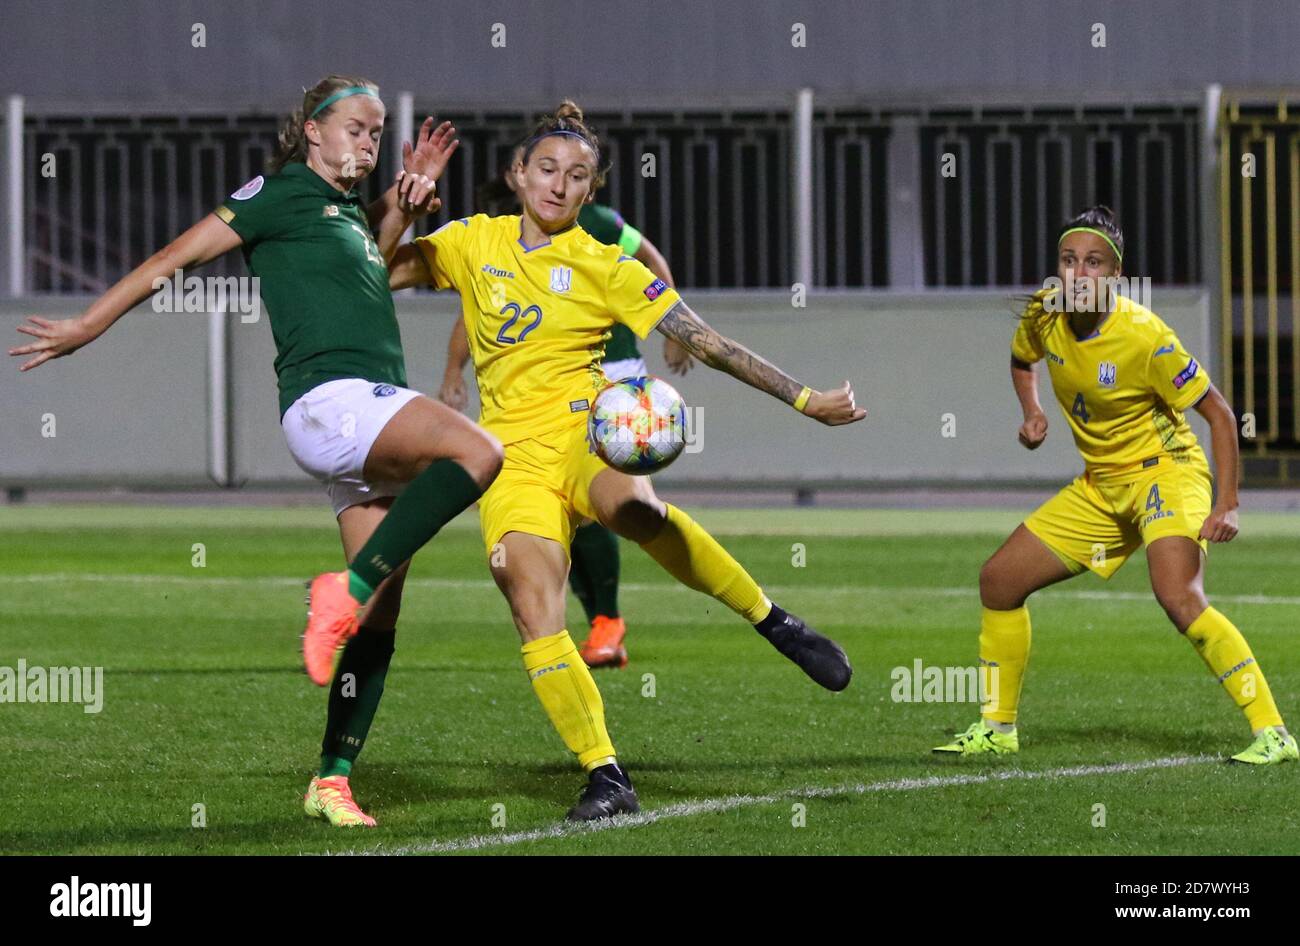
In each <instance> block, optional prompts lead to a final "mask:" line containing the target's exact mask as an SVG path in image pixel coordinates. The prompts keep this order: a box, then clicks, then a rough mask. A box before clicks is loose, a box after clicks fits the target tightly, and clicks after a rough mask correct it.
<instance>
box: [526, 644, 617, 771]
mask: <svg viewBox="0 0 1300 946" xmlns="http://www.w3.org/2000/svg"><path fill="white" fill-rule="evenodd" d="M522 652H523V655H524V669H525V670H527V671H528V679H529V680H531V681H532V682H533V691H534V692H535V693H536V694H537V698H538V699H539V700H541V701H542V708H543V709H544V710H546V715H547V716H549V717H550V718H551V725H552V726H554V727H555V731H556V732H558V733H559V734H560V737H561V738H562V739H563V740H564V744H565V745H566V746H568V747H569V749H570V751H572V752H573V753H574V754H576V755H577V757H578V763H579V764H580V765H581V766H582V767H583V768H584V769H587V770H588V771H590V770H591V769H594V768H595V767H596V766H598V765H605V764H606V763H607V762H613V761H614V746H613V744H612V743H611V742H610V741H609V733H608V732H607V731H606V730H605V704H604V703H603V702H602V701H601V699H600V691H599V690H597V689H596V681H595V680H593V679H591V671H590V670H588V669H587V665H586V664H585V663H583V660H582V658H581V657H580V656H578V651H577V649H576V648H575V647H574V646H573V640H572V638H570V637H569V632H568V631H567V630H564V631H560V633H558V634H551V635H549V636H548V637H539V638H538V639H537V640H534V641H529V642H528V643H526V644H524V646H523V648H522Z"/></svg>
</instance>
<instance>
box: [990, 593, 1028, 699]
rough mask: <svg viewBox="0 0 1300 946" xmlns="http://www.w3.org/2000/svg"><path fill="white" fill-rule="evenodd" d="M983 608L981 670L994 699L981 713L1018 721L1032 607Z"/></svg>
mask: <svg viewBox="0 0 1300 946" xmlns="http://www.w3.org/2000/svg"><path fill="white" fill-rule="evenodd" d="M982 610H983V614H982V615H981V616H980V672H981V675H982V679H983V680H985V681H986V689H985V692H986V693H989V694H990V696H991V697H992V700H993V702H992V703H991V704H988V705H986V706H985V707H984V709H983V710H982V711H981V713H980V715H981V716H983V717H984V718H985V719H990V720H992V721H993V722H995V723H1014V722H1015V721H1016V708H1017V706H1018V705H1019V704H1020V685H1021V683H1022V682H1023V681H1024V679H1025V664H1026V663H1027V662H1028V660H1029V640H1030V638H1031V637H1032V634H1031V629H1030V625H1029V609H1028V608H1026V607H1024V606H1023V605H1022V606H1021V607H1019V608H1016V609H1015V610H1014V611H994V610H992V609H991V608H983V609H982ZM995 669H996V671H997V672H996V673H994V672H993V671H994V670H995Z"/></svg>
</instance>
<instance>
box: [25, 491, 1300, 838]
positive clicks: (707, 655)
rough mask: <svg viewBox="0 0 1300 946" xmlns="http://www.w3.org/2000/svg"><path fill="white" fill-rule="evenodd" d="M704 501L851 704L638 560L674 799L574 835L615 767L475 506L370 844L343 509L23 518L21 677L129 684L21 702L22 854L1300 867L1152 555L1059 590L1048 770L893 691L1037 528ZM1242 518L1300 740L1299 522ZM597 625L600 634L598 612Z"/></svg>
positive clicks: (1040, 679)
mask: <svg viewBox="0 0 1300 946" xmlns="http://www.w3.org/2000/svg"><path fill="white" fill-rule="evenodd" d="M1026 511H1027V510H1026ZM697 515H698V518H699V519H700V521H701V522H703V523H704V524H705V525H706V526H707V527H709V528H710V529H711V530H712V531H714V533H715V534H716V535H717V536H718V537H719V538H720V539H721V540H722V541H723V542H724V544H725V545H727V547H728V548H729V549H730V550H731V551H732V552H733V553H734V554H735V555H736V556H737V557H738V558H739V559H740V560H741V561H742V562H744V563H745V564H746V565H747V567H748V568H749V569H750V570H751V571H752V573H753V574H754V575H755V577H756V578H758V580H759V581H760V583H762V584H763V585H764V586H765V587H766V588H767V590H768V591H769V593H771V594H772V596H773V597H774V598H775V599H776V600H778V601H779V602H780V603H781V604H783V605H784V606H785V607H786V608H788V609H790V610H793V611H796V612H797V613H799V614H800V615H802V616H804V617H806V618H807V619H808V620H809V621H810V622H811V623H813V624H814V625H815V626H817V627H818V628H819V629H821V630H822V631H824V632H825V633H827V634H830V635H831V636H833V637H835V638H837V639H838V640H840V641H841V642H842V643H843V644H844V646H845V648H846V649H847V651H848V653H849V656H850V657H851V658H852V660H853V662H854V666H855V671H856V674H855V677H854V681H853V683H852V685H851V686H850V687H849V689H848V690H847V691H845V692H843V693H840V694H831V693H827V692H825V691H822V690H821V689H819V688H818V687H817V686H815V685H814V684H812V683H811V682H809V681H808V680H807V679H805V678H804V676H803V675H802V673H800V672H799V671H798V670H797V669H796V668H795V667H794V666H793V665H791V664H789V663H787V662H786V661H785V660H784V659H783V658H781V657H780V656H779V655H778V654H777V653H776V652H775V651H773V650H772V649H771V647H770V646H769V645H768V644H767V643H766V642H765V641H763V640H762V639H761V638H759V637H758V636H757V635H756V634H755V633H754V632H753V631H752V630H751V629H750V628H749V627H748V626H747V625H745V624H744V623H743V622H742V621H740V620H739V619H737V618H736V617H734V616H733V615H732V614H731V613H730V612H728V611H726V610H725V609H724V608H722V607H721V606H720V605H717V604H716V603H714V602H713V601H712V600H711V599H708V598H705V597H704V596H702V595H698V594H696V593H694V592H691V591H688V590H686V589H682V588H679V587H678V586H676V585H675V584H674V583H672V581H671V580H670V579H668V578H667V576H666V575H664V574H663V573H662V572H660V571H659V569H658V568H657V566H655V564H654V563H653V562H652V561H650V559H649V558H648V557H646V556H645V555H644V554H643V553H642V552H641V551H640V550H639V549H636V548H635V547H633V546H631V545H628V544H627V543H624V546H623V563H624V582H625V584H624V588H623V592H622V599H621V603H622V606H623V612H624V615H625V616H626V618H627V620H628V624H629V629H630V630H629V637H628V648H629V651H630V652H631V656H632V663H631V665H630V666H629V667H628V668H627V669H626V670H623V671H602V672H600V673H598V675H597V682H598V684H599V685H600V688H601V690H602V692H603V694H604V698H605V704H606V711H607V716H608V719H609V722H610V729H611V733H612V735H613V737H614V742H615V745H616V746H618V748H619V752H620V755H621V757H622V759H623V761H624V762H625V763H626V765H627V766H628V768H629V770H630V771H631V773H632V775H633V778H634V779H635V781H636V785H637V789H638V791H639V793H640V796H641V802H642V806H643V809H644V812H645V813H644V814H643V815H642V816H641V817H640V818H639V819H635V820H633V821H632V822H630V823H623V824H615V825H613V826H607V827H605V828H604V829H601V830H590V829H585V828H577V829H573V828H567V827H563V826H560V819H561V818H562V817H563V814H564V811H565V810H566V808H567V807H568V805H570V804H571V803H572V802H573V801H574V799H575V798H576V797H577V793H578V791H579V790H580V788H581V786H582V783H583V778H582V776H581V774H580V773H579V772H578V771H577V770H576V768H575V766H574V764H573V763H572V761H571V759H570V756H569V754H568V752H567V751H566V750H565V748H564V746H563V744H562V743H561V742H560V740H559V738H558V737H557V736H556V735H555V734H554V732H553V731H552V730H551V728H550V726H549V724H548V723H547V722H546V720H545V717H544V716H543V714H542V711H541V708H540V706H539V705H538V704H537V702H536V699H535V697H534V696H533V694H532V690H531V687H530V686H529V685H528V682H527V680H526V678H525V676H524V673H523V671H522V666H521V663H520V659H519V652H518V649H519V644H518V639H517V637H516V634H515V632H514V629H513V627H512V625H511V623H510V619H509V613H508V611H507V608H506V605H505V602H504V601H503V599H502V598H501V596H500V594H499V593H498V592H497V591H496V589H495V587H494V586H493V585H492V583H491V580H490V578H489V577H488V574H487V571H486V567H485V565H484V563H483V562H482V547H481V543H480V540H479V535H478V528H477V522H476V520H475V519H474V516H473V515H472V514H467V515H466V516H464V517H462V518H461V519H460V520H458V521H457V522H455V523H453V524H452V525H450V526H449V527H448V528H447V529H446V530H445V531H444V532H443V534H442V535H441V536H439V537H438V538H437V539H435V540H434V542H433V543H431V544H430V545H429V546H428V547H426V548H425V549H424V550H423V551H422V552H421V553H420V554H419V555H418V556H417V557H416V559H415V563H414V565H413V568H412V577H411V580H410V581H409V582H408V586H407V593H406V601H405V605H404V611H403V616H402V620H401V622H400V624H399V631H398V638H397V654H396V656H395V657H394V661H393V668H392V670H391V672H390V674H389V677H388V685H387V692H386V694H385V697H384V703H383V705H382V706H381V708H380V710H379V715H378V718H377V720H376V723H375V726H374V729H373V730H372V731H371V735H370V738H369V740H368V742H367V745H366V748H365V751H364V753H363V754H362V756H361V759H360V761H359V763H358V765H357V768H356V770H355V771H354V773H353V787H354V791H355V794H356V796H357V798H358V801H359V802H360V803H361V804H362V806H363V807H364V808H365V809H366V810H367V811H369V812H370V813H372V814H374V815H375V816H376V817H377V818H378V819H379V823H380V827H379V828H378V829H377V830H373V831H360V830H355V831H347V832H345V831H336V830H332V829H330V828H329V827H328V826H327V825H325V824H324V823H323V822H313V821H309V820H307V819H306V818H304V817H303V815H302V812H301V793H302V791H303V789H304V788H305V787H306V784H307V781H308V779H309V777H310V775H311V773H312V771H313V765H314V763H315V761H316V759H317V754H318V747H319V742H320V736H321V730H322V727H323V724H324V713H325V691H324V690H321V689H317V688H316V687H313V686H312V685H311V684H310V683H309V682H308V681H307V679H306V677H305V676H304V675H303V674H302V672H301V671H300V669H299V656H298V651H297V646H298V634H299V632H300V630H301V625H302V622H303V614H304V608H303V604H302V596H303V589H302V582H303V580H304V579H306V578H308V577H310V576H311V575H313V574H315V573H317V572H320V571H324V570H327V569H330V570H333V569H337V568H338V567H339V566H340V559H341V554H340V550H339V546H338V537H337V532H336V530H335V528H334V525H333V521H332V518H331V516H330V515H329V512H328V510H326V509H306V510H305V509H300V508H286V509H268V508H257V509H252V508H194V507H186V508H170V507H124V506H94V507H84V506H54V507H40V506H30V507H10V508H6V509H0V602H2V604H0V665H3V666H9V667H16V665H17V661H18V659H19V658H23V659H25V660H26V662H27V664H28V665H29V666H45V667H53V666H77V667H81V666H92V667H94V666H102V667H103V668H104V705H103V710H102V712H100V713H98V714H87V713H85V712H83V709H82V707H81V706H78V705H72V704H35V703H26V704H14V703H3V704H0V758H3V759H4V762H5V784H4V788H5V791H4V795H5V802H4V804H3V805H0V852H4V853H41V854H45V853H79V854H93V853H127V854H195V853H198V854H234V853H299V852H340V853H342V852H357V853H361V852H376V851H378V852H404V853H424V852H427V853H437V852H466V851H479V852H486V853H508V854H531V853H539V854H554V853H590V854H636V853H653V854H668V853H864V854H891V853H907V854H913V853H921V854H926V853H934V854H957V853H968V854H1010V853H1044V854H1049V853H1050V854H1061V853H1077V854H1130V853H1160V854H1173V853H1178V854H1265V853H1269V854H1296V853H1300V816H1298V815H1297V813H1296V809H1295V805H1294V799H1295V787H1296V784H1297V781H1296V780H1297V778H1300V766H1294V765H1292V766H1282V767H1279V768H1276V769H1271V770H1265V771H1256V770H1252V769H1247V768H1245V767H1240V766H1227V765H1224V764H1222V759H1223V757H1226V755H1228V754H1230V753H1232V752H1235V751H1238V750H1239V749H1241V748H1243V747H1244V746H1245V745H1246V743H1247V742H1248V741H1249V733H1248V732H1247V729H1246V726H1245V723H1244V720H1243V718H1242V716H1241V714H1240V713H1239V712H1238V711H1237V710H1236V709H1235V707H1233V706H1232V704H1231V701H1230V700H1229V699H1228V698H1227V696H1226V695H1225V694H1224V693H1223V692H1222V691H1221V688H1220V687H1219V686H1218V685H1217V684H1216V683H1215V681H1214V680H1213V679H1212V678H1211V676H1210V675H1209V673H1208V672H1207V671H1206V669H1205V667H1204V665H1203V664H1202V663H1201V661H1200V659H1199V658H1198V657H1197V656H1196V654H1195V652H1194V651H1193V650H1192V648H1191V647H1190V646H1189V645H1188V644H1187V643H1186V642H1185V641H1183V640H1181V639H1180V638H1179V635H1178V634H1177V632H1176V631H1175V630H1174V629H1173V627H1172V626H1171V625H1170V624H1169V623H1168V621H1167V619H1166V618H1165V616H1164V613H1163V612H1162V611H1161V610H1160V608H1159V606H1158V605H1157V604H1156V603H1155V601H1154V599H1153V598H1152V596H1151V594H1150V591H1149V586H1148V583H1147V575H1146V568H1145V562H1144V560H1143V559H1142V558H1141V556H1139V557H1138V558H1137V559H1135V560H1133V561H1131V562H1130V563H1129V564H1128V565H1127V566H1126V567H1125V568H1124V569H1123V570H1122V571H1121V572H1120V574H1119V576H1118V577H1117V578H1115V579H1114V580H1113V581H1111V582H1110V583H1103V582H1101V581H1100V580H1098V579H1096V578H1094V577H1092V576H1084V577H1081V578H1078V579H1075V580H1073V581H1071V582H1068V583H1066V584H1064V585H1060V586H1057V588H1055V589H1051V590H1048V591H1046V592H1041V593H1039V594H1038V595H1037V596H1035V598H1034V599H1032V600H1031V609H1032V612H1033V617H1034V644H1033V648H1034V649H1033V653H1032V657H1031V662H1030V669H1029V673H1028V676H1027V682H1026V687H1025V694H1024V697H1023V699H1022V706H1021V709H1022V716H1021V752H1020V755H1019V756H1017V757H1013V758H1012V759H1010V760H1005V759H1004V760H998V761H996V762H993V763H976V764H969V763H966V764H963V763H957V762H953V761H950V760H942V759H936V758H934V757H932V756H931V755H930V754H929V751H928V750H929V748H930V747H931V746H933V745H936V744H937V743H938V742H940V741H941V740H944V739H945V736H946V735H948V734H949V733H951V732H953V731H955V730H958V729H962V728H965V726H966V725H967V724H969V723H970V722H972V721H973V720H974V719H975V718H976V715H977V711H976V708H975V706H974V705H973V704H957V703H924V702H922V703H905V702H895V701H894V700H893V699H891V689H892V687H893V684H894V679H893V677H892V676H891V674H892V671H893V670H894V668H896V667H906V668H912V667H913V665H914V661H915V660H917V659H920V660H921V661H923V663H924V665H926V666H969V665H971V664H973V663H974V661H975V656H976V638H977V635H978V624H979V600H978V595H977V591H976V576H977V574H978V569H979V565H980V563H981V562H982V561H983V559H984V558H985V557H987V555H988V554H989V553H991V552H992V551H993V550H994V549H995V548H996V547H997V545H998V544H999V543H1000V542H1001V540H1002V538H1003V537H1005V535H1006V534H1007V533H1008V532H1009V531H1010V529H1011V528H1013V527H1014V526H1015V524H1016V523H1017V522H1018V521H1019V520H1020V518H1021V517H1022V515H1023V513H1022V512H1017V511H981V510H967V511H953V510H926V511H868V510H862V511H846V510H817V509H788V510H733V509H708V510H700V511H698V512H697ZM1242 520H1243V522H1242V525H1243V530H1242V535H1241V537H1240V538H1239V539H1238V540H1237V541H1236V542H1234V543H1232V544H1231V545H1228V546H1218V547H1215V548H1213V549H1212V552H1211V559H1210V568H1209V578H1208V582H1207V588H1208V591H1209V592H1210V595H1211V599H1212V600H1213V601H1214V602H1215V603H1216V604H1217V605H1218V606H1219V608H1220V609H1221V610H1223V611H1224V612H1225V613H1227V614H1228V615H1229V616H1230V617H1231V618H1232V619H1233V620H1234V621H1235V622H1236V623H1237V624H1238V626H1239V627H1241V629H1242V630H1243V632H1244V633H1245V634H1246V636H1247V638H1248V640H1249V641H1250V642H1251V644H1252V646H1253V648H1254V651H1255V654H1256V656H1257V657H1258V658H1259V660H1260V663H1261V665H1262V666H1263V668H1264V670H1265V672H1266V673H1267V674H1268V678H1269V681H1270V683H1271V685H1272V688H1273V692H1274V695H1275V696H1276V698H1277V701H1278V704H1279V705H1280V707H1281V709H1282V712H1283V714H1284V715H1285V716H1287V717H1288V718H1289V720H1290V721H1291V723H1292V724H1293V725H1295V722H1296V719H1297V718H1300V717H1298V716H1297V714H1298V713H1300V637H1297V618H1298V617H1300V543H1297V541H1296V540H1297V537H1300V516H1295V515H1270V516H1267V517H1265V516H1251V515H1249V514H1246V515H1243V516H1242ZM196 543H201V544H202V546H203V555H204V557H205V563H204V565H203V567H195V565H194V559H195V555H196V551H195V544H196ZM796 543H800V544H802V546H803V550H804V551H803V555H804V564H803V565H802V567H800V566H798V565H797V564H795V562H797V561H798V557H797V549H795V545H796ZM569 613H570V629H571V630H573V631H574V634H575V637H578V638H579V639H580V638H581V633H582V616H581V612H580V610H579V608H578V607H577V604H576V602H571V607H570V611H569ZM647 674H651V675H653V678H648V677H647V676H646V675H647ZM651 684H653V686H651ZM651 692H653V695H650V694H651ZM196 805H202V806H203V809H202V811H203V814H204V817H205V820H206V827H202V828H199V827H194V826H193V822H194V820H195V811H196V809H195V807H194V806H196ZM497 806H503V807H497ZM1097 806H1104V808H1098V807H1097ZM494 816H495V823H494ZM1103 816H1104V826H1103V825H1099V822H1100V821H1101V820H1102V817H1103ZM503 817H504V825H502V824H501V822H502V820H503ZM798 825H801V826H798Z"/></svg>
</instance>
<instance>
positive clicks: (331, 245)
mask: <svg viewBox="0 0 1300 946" xmlns="http://www.w3.org/2000/svg"><path fill="white" fill-rule="evenodd" d="M215 212H216V214H217V216H218V217H220V218H221V219H222V220H224V221H225V222H226V223H227V224H228V225H229V226H230V228H231V229H233V230H234V231H235V232H236V233H238V234H239V236H240V238H241V239H242V240H243V241H244V246H243V253H244V260H245V261H246V262H247V264H248V270H249V272H250V273H252V274H253V275H254V276H256V277H258V279H259V280H260V283H261V296H262V301H263V303H264V305H265V308H266V312H267V315H268V316H269V317H270V321H271V334H272V335H273V336H274V338H275V350H276V358H275V373H276V377H277V378H278V379H279V384H280V414H281V416H283V415H284V412H285V411H287V410H288V409H289V406H290V405H291V404H293V402H294V401H296V400H298V398H300V397H302V395H304V394H306V393H307V392H308V391H310V390H311V389H312V388H314V387H316V386H317V385H320V384H324V383H325V382H326V381H335V380H338V379H340V378H363V379H365V380H366V381H376V382H387V383H389V384H396V385H400V386H402V387H405V386H406V365H405V361H404V359H403V357H402V339H401V335H400V333H399V331H398V328H397V313H396V311H395V310H394V308H393V295H392V293H391V292H390V291H389V289H388V266H387V264H385V262H384V258H383V257H382V256H381V255H380V253H379V247H378V246H376V244H375V241H374V238H373V237H372V236H371V234H370V227H369V225H368V224H367V222H366V208H365V206H364V204H363V203H362V200H361V197H360V196H359V195H358V194H357V193H356V192H355V191H350V192H349V193H347V194H344V193H341V192H340V191H338V190H336V189H335V188H334V187H332V186H331V185H330V184H329V183H327V182H326V181H325V180H324V179H323V178H322V177H320V175H318V174H317V173H316V172H315V171H313V170H312V169H311V168H309V167H307V165H305V164H301V163H297V162H295V163H292V164H288V165H286V166H285V168H284V170H282V171H281V172H280V173H279V174H273V175H271V176H269V177H265V178H263V177H261V176H258V177H255V178H253V179H252V180H251V181H249V182H248V183H247V184H245V185H244V186H243V187H241V188H240V189H239V190H237V191H235V193H233V194H231V195H230V197H229V198H228V199H227V200H226V201H225V203H223V204H221V206H219V207H218V208H217V209H216V211H215Z"/></svg>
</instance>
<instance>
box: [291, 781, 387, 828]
mask: <svg viewBox="0 0 1300 946" xmlns="http://www.w3.org/2000/svg"><path fill="white" fill-rule="evenodd" d="M302 809H303V811H305V812H306V813H307V817H309V818H324V819H325V820H326V821H328V822H329V823H330V824H332V825H334V827H336V828H373V827H374V826H375V819H374V818H372V817H370V816H369V815H368V814H366V813H365V812H364V811H362V810H361V807H360V806H359V805H358V804H357V803H356V802H355V801H354V800H353V798H352V789H351V787H350V786H349V785H348V777H347V776H346V775H334V776H331V777H330V778H313V779H312V780H311V784H310V785H308V786H307V794H306V795H304V796H303V798H302Z"/></svg>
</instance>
